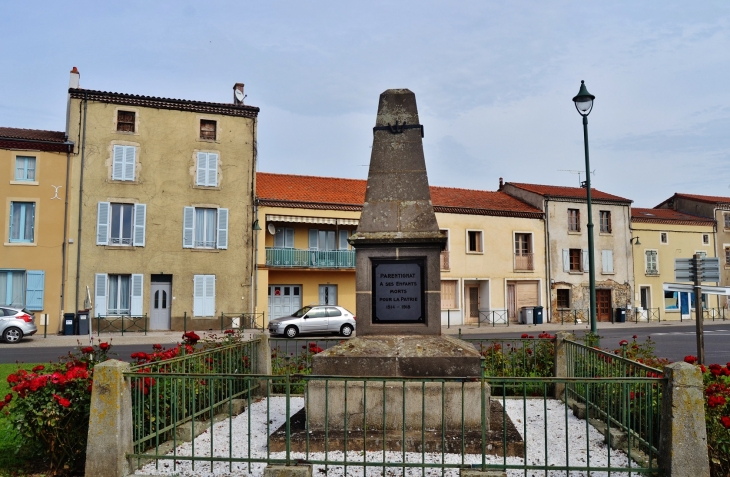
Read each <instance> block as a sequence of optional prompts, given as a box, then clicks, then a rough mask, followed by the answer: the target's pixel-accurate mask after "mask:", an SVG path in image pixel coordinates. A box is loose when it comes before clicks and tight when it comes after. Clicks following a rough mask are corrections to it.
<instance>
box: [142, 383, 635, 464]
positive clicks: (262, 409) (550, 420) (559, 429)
mask: <svg viewBox="0 0 730 477" xmlns="http://www.w3.org/2000/svg"><path fill="white" fill-rule="evenodd" d="M546 404H547V419H545V409H544V407H543V406H544V405H545V404H544V401H543V400H542V399H528V400H526V401H525V402H523V401H522V400H521V399H507V400H506V410H507V413H508V414H509V417H510V418H511V419H512V421H513V422H514V424H515V426H516V427H517V429H518V430H519V432H520V434H521V435H522V436H523V437H525V429H526V439H525V440H526V442H527V453H526V455H527V456H528V457H527V464H528V465H538V464H539V465H542V464H543V462H544V454H545V434H546V432H545V427H544V426H545V422H547V436H548V448H547V450H548V455H549V458H550V460H549V464H551V465H562V464H564V462H565V452H566V445H567V446H568V448H569V449H570V464H571V465H576V466H583V465H587V463H588V455H589V454H590V463H591V465H596V466H604V465H607V464H608V462H609V449H608V447H607V446H606V445H605V444H604V442H603V436H602V435H601V434H600V433H599V432H598V431H597V430H595V429H594V428H593V427H590V428H589V443H588V444H587V443H586V439H585V434H586V422H585V421H584V420H580V419H577V418H576V417H574V416H573V414H572V412H569V414H568V419H567V425H568V440H567V442H566V438H565V434H566V432H565V426H566V419H565V407H564V404H563V403H562V402H560V401H557V400H552V399H549V400H547V402H546ZM268 405H269V409H270V411H269V412H270V415H269V418H270V423H269V432H270V433H273V432H274V431H275V430H276V429H278V428H279V426H281V425H282V424H283V423H284V422H285V418H284V416H285V413H286V401H285V398H283V397H272V398H271V399H270V400H269V402H268ZM525 405H526V406H527V409H525ZM303 406H304V399H303V398H299V397H296V398H292V399H291V404H290V415H294V414H295V413H296V412H298V411H299V410H300V409H301V408H302V407H303ZM266 409H267V400H266V399H263V400H261V401H258V402H255V403H252V405H251V409H250V411H251V413H250V414H251V416H252V419H251V437H252V439H251V456H252V457H260V458H265V457H266V431H267V428H266ZM525 415H526V416H527V419H526V427H525V418H524V416H525ZM248 419H249V410H247V411H245V412H243V413H242V414H240V415H239V416H236V417H235V418H234V419H233V421H232V425H231V426H230V427H231V428H232V430H233V456H234V457H236V456H245V455H247V452H248V445H249V443H248V425H249V424H248ZM213 432H214V436H215V439H214V447H213V455H215V456H220V457H227V456H228V452H229V448H228V440H229V439H228V437H229V421H228V420H224V421H222V422H219V423H218V424H216V425H214V427H213ZM587 445H589V448H590V452H588V451H587ZM210 451H211V447H210V431H206V432H205V433H203V434H201V435H200V436H198V437H197V438H196V439H195V455H196V456H201V457H202V456H210ZM168 455H172V453H170V454H168ZM177 455H188V456H189V455H192V444H191V443H189V442H187V443H184V444H182V445H179V446H178V447H177ZM270 456H271V457H272V458H280V459H283V458H285V454H284V453H282V452H278V453H272V454H271V455H270ZM328 457H329V459H330V460H342V459H343V457H344V456H343V453H342V452H341V451H332V452H329V454H328ZM304 458H305V455H304V453H292V459H293V460H296V459H304ZM362 458H363V457H362V452H358V451H348V453H347V460H348V462H353V464H355V465H356V462H358V461H359V462H362ZM382 458H383V455H382V453H375V452H369V453H368V454H367V461H368V462H382ZM402 458H403V454H402V453H400V452H386V453H385V459H386V461H387V462H391V463H397V462H402ZM309 459H310V460H317V459H324V453H310V454H309ZM406 461H407V462H421V454H420V453H406ZM426 462H429V463H440V462H441V454H426ZM444 462H446V463H455V464H461V463H462V456H461V455H460V454H446V455H445V456H444ZM463 462H464V463H465V464H480V463H481V456H480V455H475V454H467V455H465V456H463ZM487 462H488V463H502V462H503V458H502V457H497V456H487ZM628 462H629V459H628V458H627V456H626V454H625V453H623V452H621V451H616V450H611V451H610V463H611V466H614V467H615V466H621V467H623V466H628ZM507 463H508V464H523V459H521V458H517V457H508V458H507ZM632 465H636V464H632ZM174 467H175V468H174V469H173V462H172V460H169V461H163V460H161V461H159V464H158V466H157V468H155V464H154V463H152V464H148V465H146V466H144V467H142V468H141V469H139V470H138V471H137V475H178V476H181V477H182V476H185V477H187V476H191V477H192V476H196V477H212V476H232V477H233V476H236V477H238V476H249V475H250V476H257V477H258V476H262V475H263V469H264V464H251V465H250V469H251V471H250V473H249V471H248V469H249V464H247V463H233V464H232V468H230V469H229V464H228V463H226V462H217V463H214V464H213V468H212V469H211V465H210V463H207V462H196V463H195V469H194V470H193V469H192V464H191V462H190V461H183V460H178V461H177V463H176V465H175V466H174ZM314 475H315V476H324V475H327V476H344V475H345V471H344V468H343V467H342V466H330V467H329V468H328V469H327V471H326V473H325V469H324V466H315V468H314ZM346 475H347V476H355V477H356V476H363V468H362V467H357V466H348V468H347V474H346ZM366 475H368V476H369V475H373V476H376V475H377V476H380V475H382V468H380V467H369V468H367V470H366ZM399 475H403V474H402V471H401V468H388V469H386V476H399ZM405 475H407V476H420V475H422V474H421V469H420V468H413V469H406V472H405ZM425 475H429V476H431V475H433V476H437V475H438V476H440V475H442V474H441V469H436V468H430V469H426V473H425ZM444 475H446V476H453V477H458V476H459V470H458V469H447V470H446V471H445V473H444ZM507 475H509V476H513V475H514V476H524V475H528V476H533V475H534V476H545V475H546V473H545V471H542V470H541V471H528V472H527V474H525V473H524V471H521V470H520V471H517V470H510V471H508V472H507ZM547 475H548V476H565V475H570V476H571V477H573V476H586V475H587V472H580V471H573V472H569V473H568V472H566V471H549V472H548V473H547ZM603 475H607V472H591V476H593V477H598V476H603ZM611 475H613V476H620V475H628V474H627V473H620V472H612V473H611Z"/></svg>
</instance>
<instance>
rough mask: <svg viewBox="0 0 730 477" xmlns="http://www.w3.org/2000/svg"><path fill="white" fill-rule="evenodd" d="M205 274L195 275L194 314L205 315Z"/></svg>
mask: <svg viewBox="0 0 730 477" xmlns="http://www.w3.org/2000/svg"><path fill="white" fill-rule="evenodd" d="M204 303H205V275H194V276H193V316H204V315H203V312H204V309H205V307H204Z"/></svg>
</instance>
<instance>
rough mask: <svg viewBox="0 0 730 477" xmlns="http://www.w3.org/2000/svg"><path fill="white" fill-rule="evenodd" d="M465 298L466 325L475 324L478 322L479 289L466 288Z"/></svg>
mask: <svg viewBox="0 0 730 477" xmlns="http://www.w3.org/2000/svg"><path fill="white" fill-rule="evenodd" d="M466 296H467V298H468V299H469V303H468V304H467V309H468V311H469V319H468V320H467V323H477V322H478V321H479V287H468V288H467V295H466Z"/></svg>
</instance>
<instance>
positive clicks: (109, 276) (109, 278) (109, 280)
mask: <svg viewBox="0 0 730 477" xmlns="http://www.w3.org/2000/svg"><path fill="white" fill-rule="evenodd" d="M112 277H116V278H117V285H116V288H117V296H116V300H117V307H116V308H112V307H111V299H112V294H111V293H110V292H109V290H110V289H111V283H112ZM123 277H127V279H128V280H129V282H128V284H127V287H128V291H129V297H128V304H129V308H128V309H125V308H119V304H120V303H121V298H122V287H121V284H122V278H123ZM125 310H126V313H125V312H124V311H125ZM131 313H132V274H131V273H109V274H107V276H106V314H107V315H120V316H122V315H123V316H127V315H131Z"/></svg>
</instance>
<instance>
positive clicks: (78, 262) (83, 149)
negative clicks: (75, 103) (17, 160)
mask: <svg viewBox="0 0 730 477" xmlns="http://www.w3.org/2000/svg"><path fill="white" fill-rule="evenodd" d="M88 100H89V98H88V93H84V125H83V128H82V131H83V132H82V139H81V169H80V170H79V174H80V176H79V230H78V236H77V237H76V238H77V244H76V302H75V306H76V308H74V310H78V309H79V279H80V275H81V225H82V223H83V220H82V219H83V217H82V215H81V212H82V210H83V205H84V159H85V158H86V111H87V108H88V105H89V103H88ZM67 190H68V189H67Z"/></svg>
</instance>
